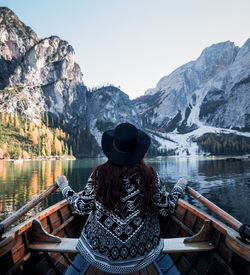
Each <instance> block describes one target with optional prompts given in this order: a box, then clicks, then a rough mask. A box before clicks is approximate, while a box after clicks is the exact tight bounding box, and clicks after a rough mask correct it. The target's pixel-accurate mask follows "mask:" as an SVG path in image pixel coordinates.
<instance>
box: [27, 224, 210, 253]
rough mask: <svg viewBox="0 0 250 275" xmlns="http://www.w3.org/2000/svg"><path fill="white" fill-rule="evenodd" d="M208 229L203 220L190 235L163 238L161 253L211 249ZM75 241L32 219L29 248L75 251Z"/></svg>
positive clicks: (76, 240) (65, 251)
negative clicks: (49, 231)
mask: <svg viewBox="0 0 250 275" xmlns="http://www.w3.org/2000/svg"><path fill="white" fill-rule="evenodd" d="M210 231H211V221H204V224H203V226H202V228H201V230H200V231H199V232H198V233H197V234H195V235H193V236H191V237H184V238H168V239H164V248H163V250H162V253H185V252H199V251H208V250H212V249H214V245H213V244H212V243H211V242H210V241H209V239H210V237H209V236H210ZM77 242H78V239H74V238H59V237H57V236H53V235H51V234H49V233H47V232H46V231H45V230H44V228H43V227H42V225H41V223H40V221H37V220H34V221H33V238H32V242H31V244H30V245H29V248H30V249H33V250H39V251H46V252H59V253H67V252H69V253H77V250H76V245H77Z"/></svg>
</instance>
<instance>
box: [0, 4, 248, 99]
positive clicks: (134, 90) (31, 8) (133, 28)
mask: <svg viewBox="0 0 250 275" xmlns="http://www.w3.org/2000/svg"><path fill="white" fill-rule="evenodd" d="M0 5H1V6H6V7H9V8H10V9H12V10H13V11H14V12H15V13H16V14H17V16H18V17H19V18H20V20H22V21H23V22H24V23H25V24H26V25H28V26H30V27H31V28H32V29H33V30H34V31H35V32H36V33H37V34H38V36H39V37H41V38H45V37H48V36H51V35H57V36H59V37H60V38H61V39H64V40H67V41H68V42H69V43H70V44H71V45H72V46H73V48H74V50H75V61H76V62H77V63H78V64H79V65H80V67H81V70H82V72H83V80H84V82H85V84H86V85H87V86H89V87H94V86H102V85H103V84H108V83H111V84H114V85H115V86H120V88H121V90H122V91H124V92H125V93H127V94H128V95H129V96H130V98H135V97H137V96H140V95H142V94H144V92H145V90H147V89H148V88H153V87H155V86H156V84H157V82H158V81H159V80H160V78H161V77H163V76H165V75H167V74H169V73H171V72H172V71H173V70H174V69H176V68H177V67H179V66H181V65H183V64H185V63H187V62H189V61H191V60H194V59H196V58H198V56H199V55H200V53H201V52H202V50H203V49H204V48H205V47H208V46H210V45H212V44H215V43H218V42H222V41H227V40H230V41H233V42H235V44H236V45H237V46H240V47H241V46H242V45H243V44H244V42H245V41H246V40H247V39H248V38H250V1H249V0H235V1H234V0H209V1H208V0H207V1H203V0H71V1H69V0H42V1H35V0H0Z"/></svg>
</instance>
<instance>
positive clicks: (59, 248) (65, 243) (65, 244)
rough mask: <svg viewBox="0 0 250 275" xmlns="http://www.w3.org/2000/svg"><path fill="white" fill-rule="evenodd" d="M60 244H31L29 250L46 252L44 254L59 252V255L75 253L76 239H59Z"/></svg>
mask: <svg viewBox="0 0 250 275" xmlns="http://www.w3.org/2000/svg"><path fill="white" fill-rule="evenodd" d="M61 240H62V242H61V243H45V242H44V243H42V242H41V243H38V242H37V243H32V244H30V245H29V248H30V249H33V250H39V251H46V252H52V251H54V252H59V253H66V252H71V253H77V252H78V251H77V250H76V245H77V242H78V239H74V238H61Z"/></svg>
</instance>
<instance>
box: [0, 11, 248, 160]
mask: <svg viewBox="0 0 250 275" xmlns="http://www.w3.org/2000/svg"><path fill="white" fill-rule="evenodd" d="M249 47H250V39H249V40H248V41H247V42H246V43H245V44H244V46H243V47H242V48H241V49H240V48H238V47H236V46H235V45H234V43H232V42H229V41H228V42H223V43H219V44H215V45H212V46H210V47H208V48H206V49H205V50H204V51H203V52H202V54H201V56H200V57H199V58H198V59H197V60H195V61H191V62H189V63H187V64H185V65H183V66H182V67H180V68H178V69H176V70H175V71H174V72H173V73H171V74H170V75H168V76H165V77H163V78H161V79H160V81H159V82H158V84H157V85H156V87H155V88H153V89H149V90H148V91H146V93H145V95H144V96H142V97H139V98H137V99H135V100H133V101H131V100H130V99H129V97H128V95H126V94H125V93H124V92H123V91H121V90H120V89H118V88H116V87H113V86H107V87H102V88H99V89H96V90H91V89H89V88H87V87H86V86H85V84H84V82H83V79H82V72H81V70H80V67H79V66H78V64H77V63H76V62H75V61H74V50H73V48H72V46H71V45H69V43H68V42H66V41H64V40H62V39H60V38H59V37H57V36H52V37H48V38H43V39H40V38H38V37H37V35H36V33H35V32H34V31H33V30H32V29H31V28H30V27H27V26H26V25H25V24H24V23H22V22H21V21H20V20H19V19H18V17H17V16H16V15H15V14H14V13H13V12H12V11H11V10H9V9H8V8H0V89H1V90H0V111H4V112H9V113H12V114H13V113H14V112H18V113H19V114H20V115H22V116H28V117H29V118H30V119H32V120H33V121H34V122H38V121H39V119H40V117H41V116H42V115H43V114H44V113H46V114H48V115H49V116H50V117H51V118H56V119H57V120H58V121H60V123H61V124H62V125H59V126H61V127H64V128H67V130H68V131H69V132H70V133H71V134H73V135H76V137H77V140H78V142H77V144H76V145H75V146H76V148H77V150H75V153H76V154H77V155H78V156H97V155H99V154H100V153H101V150H100V142H101V135H102V132H103V131H104V130H107V129H109V128H113V127H114V126H115V125H117V124H118V123H120V122H125V121H129V122H131V123H133V124H135V125H136V126H137V127H139V128H140V127H141V128H143V129H144V130H145V131H147V132H148V134H149V135H151V137H152V147H151V150H150V154H151V155H159V154H163V155H164V154H166V153H168V154H169V153H171V154H197V152H198V145H197V139H198V138H199V137H200V136H202V135H203V134H205V133H207V132H210V133H218V132H221V133H222V132H223V133H225V134H230V133H234V134H238V135H245V136H249V133H248V132H249V129H250V104H249V102H250V100H249V99H250V98H249V97H250V93H249V90H250V84H249V83H250V58H249V57H250V56H249V55H250V48H249ZM242 131H245V132H244V133H242ZM203 143H204V142H203ZM203 145H204V144H203Z"/></svg>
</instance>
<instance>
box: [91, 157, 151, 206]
mask: <svg viewBox="0 0 250 275" xmlns="http://www.w3.org/2000/svg"><path fill="white" fill-rule="evenodd" d="M124 176H126V177H128V178H129V179H130V180H132V181H133V183H134V184H138V183H137V182H136V181H135V179H137V178H138V177H140V182H139V186H137V187H138V188H139V189H140V197H141V208H142V209H146V207H147V206H149V205H150V204H151V203H152V200H153V192H154V190H155V188H156V185H155V182H156V172H155V171H154V169H153V168H152V167H151V166H149V165H148V164H146V163H145V162H144V161H143V160H142V161H141V162H140V163H137V164H135V165H131V166H118V165H115V164H113V163H112V162H110V161H109V160H108V161H107V162H105V163H104V164H101V165H99V166H97V167H96V168H95V170H94V172H93V173H92V180H93V183H94V188H95V195H96V199H97V200H101V201H102V203H103V205H104V207H105V208H106V209H108V210H114V209H116V208H117V206H118V205H119V200H120V197H121V191H122V190H121V189H122V188H121V187H122V178H123V177H124Z"/></svg>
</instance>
